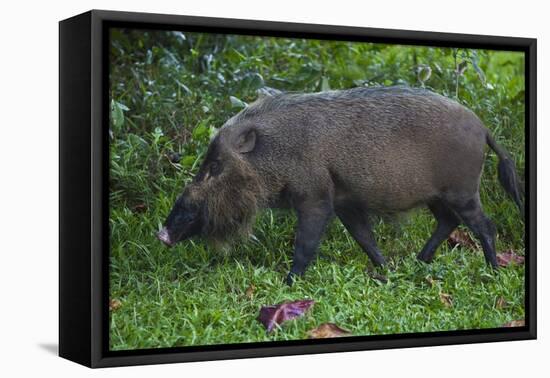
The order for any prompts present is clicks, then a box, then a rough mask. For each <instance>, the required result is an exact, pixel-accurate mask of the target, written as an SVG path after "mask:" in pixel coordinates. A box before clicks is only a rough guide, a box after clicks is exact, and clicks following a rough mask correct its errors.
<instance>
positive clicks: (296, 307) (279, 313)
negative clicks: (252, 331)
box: [258, 299, 315, 332]
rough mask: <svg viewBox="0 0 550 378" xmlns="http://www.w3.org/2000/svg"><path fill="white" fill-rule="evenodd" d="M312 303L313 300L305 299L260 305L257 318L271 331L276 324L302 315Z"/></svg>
mask: <svg viewBox="0 0 550 378" xmlns="http://www.w3.org/2000/svg"><path fill="white" fill-rule="evenodd" d="M314 303H315V301H313V300H310V299H306V300H302V301H294V302H285V303H281V304H278V305H273V306H262V308H261V309H260V316H259V317H258V320H259V321H260V322H261V323H262V324H263V325H264V326H265V328H266V329H267V332H271V331H272V330H273V328H275V326H276V325H278V324H281V323H283V322H284V321H287V320H290V319H294V318H297V317H299V316H302V315H304V313H305V312H306V311H307V310H308V309H309V308H310V307H311V306H313V304H314Z"/></svg>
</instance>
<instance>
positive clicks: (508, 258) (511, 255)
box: [497, 249, 525, 266]
mask: <svg viewBox="0 0 550 378" xmlns="http://www.w3.org/2000/svg"><path fill="white" fill-rule="evenodd" d="M524 262H525V257H524V256H520V255H517V254H516V253H515V252H514V251H513V250H511V249H510V250H508V251H504V252H501V253H497V263H498V265H499V266H508V265H510V264H512V263H513V264H516V265H521V264H523V263H524Z"/></svg>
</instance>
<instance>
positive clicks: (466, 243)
mask: <svg viewBox="0 0 550 378" xmlns="http://www.w3.org/2000/svg"><path fill="white" fill-rule="evenodd" d="M447 242H448V243H449V244H450V246H451V247H453V248H454V247H456V246H459V247H464V248H470V249H478V246H477V244H476V242H475V241H474V239H472V237H471V236H470V234H469V233H468V232H467V231H464V230H460V229H456V230H454V231H453V232H451V235H449V238H448V239H447Z"/></svg>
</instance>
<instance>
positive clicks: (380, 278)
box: [369, 272, 388, 284]
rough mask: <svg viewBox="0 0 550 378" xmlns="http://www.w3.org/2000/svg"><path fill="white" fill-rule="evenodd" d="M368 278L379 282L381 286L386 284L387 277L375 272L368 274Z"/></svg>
mask: <svg viewBox="0 0 550 378" xmlns="http://www.w3.org/2000/svg"><path fill="white" fill-rule="evenodd" d="M369 277H370V278H372V279H373V280H375V281H378V282H381V283H383V284H387V283H388V277H386V276H384V275H383V274H379V273H376V272H369Z"/></svg>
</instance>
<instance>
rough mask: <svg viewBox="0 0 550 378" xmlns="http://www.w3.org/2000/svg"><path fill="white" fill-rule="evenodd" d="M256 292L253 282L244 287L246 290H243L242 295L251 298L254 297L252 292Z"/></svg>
mask: <svg viewBox="0 0 550 378" xmlns="http://www.w3.org/2000/svg"><path fill="white" fill-rule="evenodd" d="M255 292H256V286H254V284H252V285H250V286H249V287H247V288H246V291H245V292H244V295H246V297H247V298H249V299H252V297H254V293H255Z"/></svg>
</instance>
